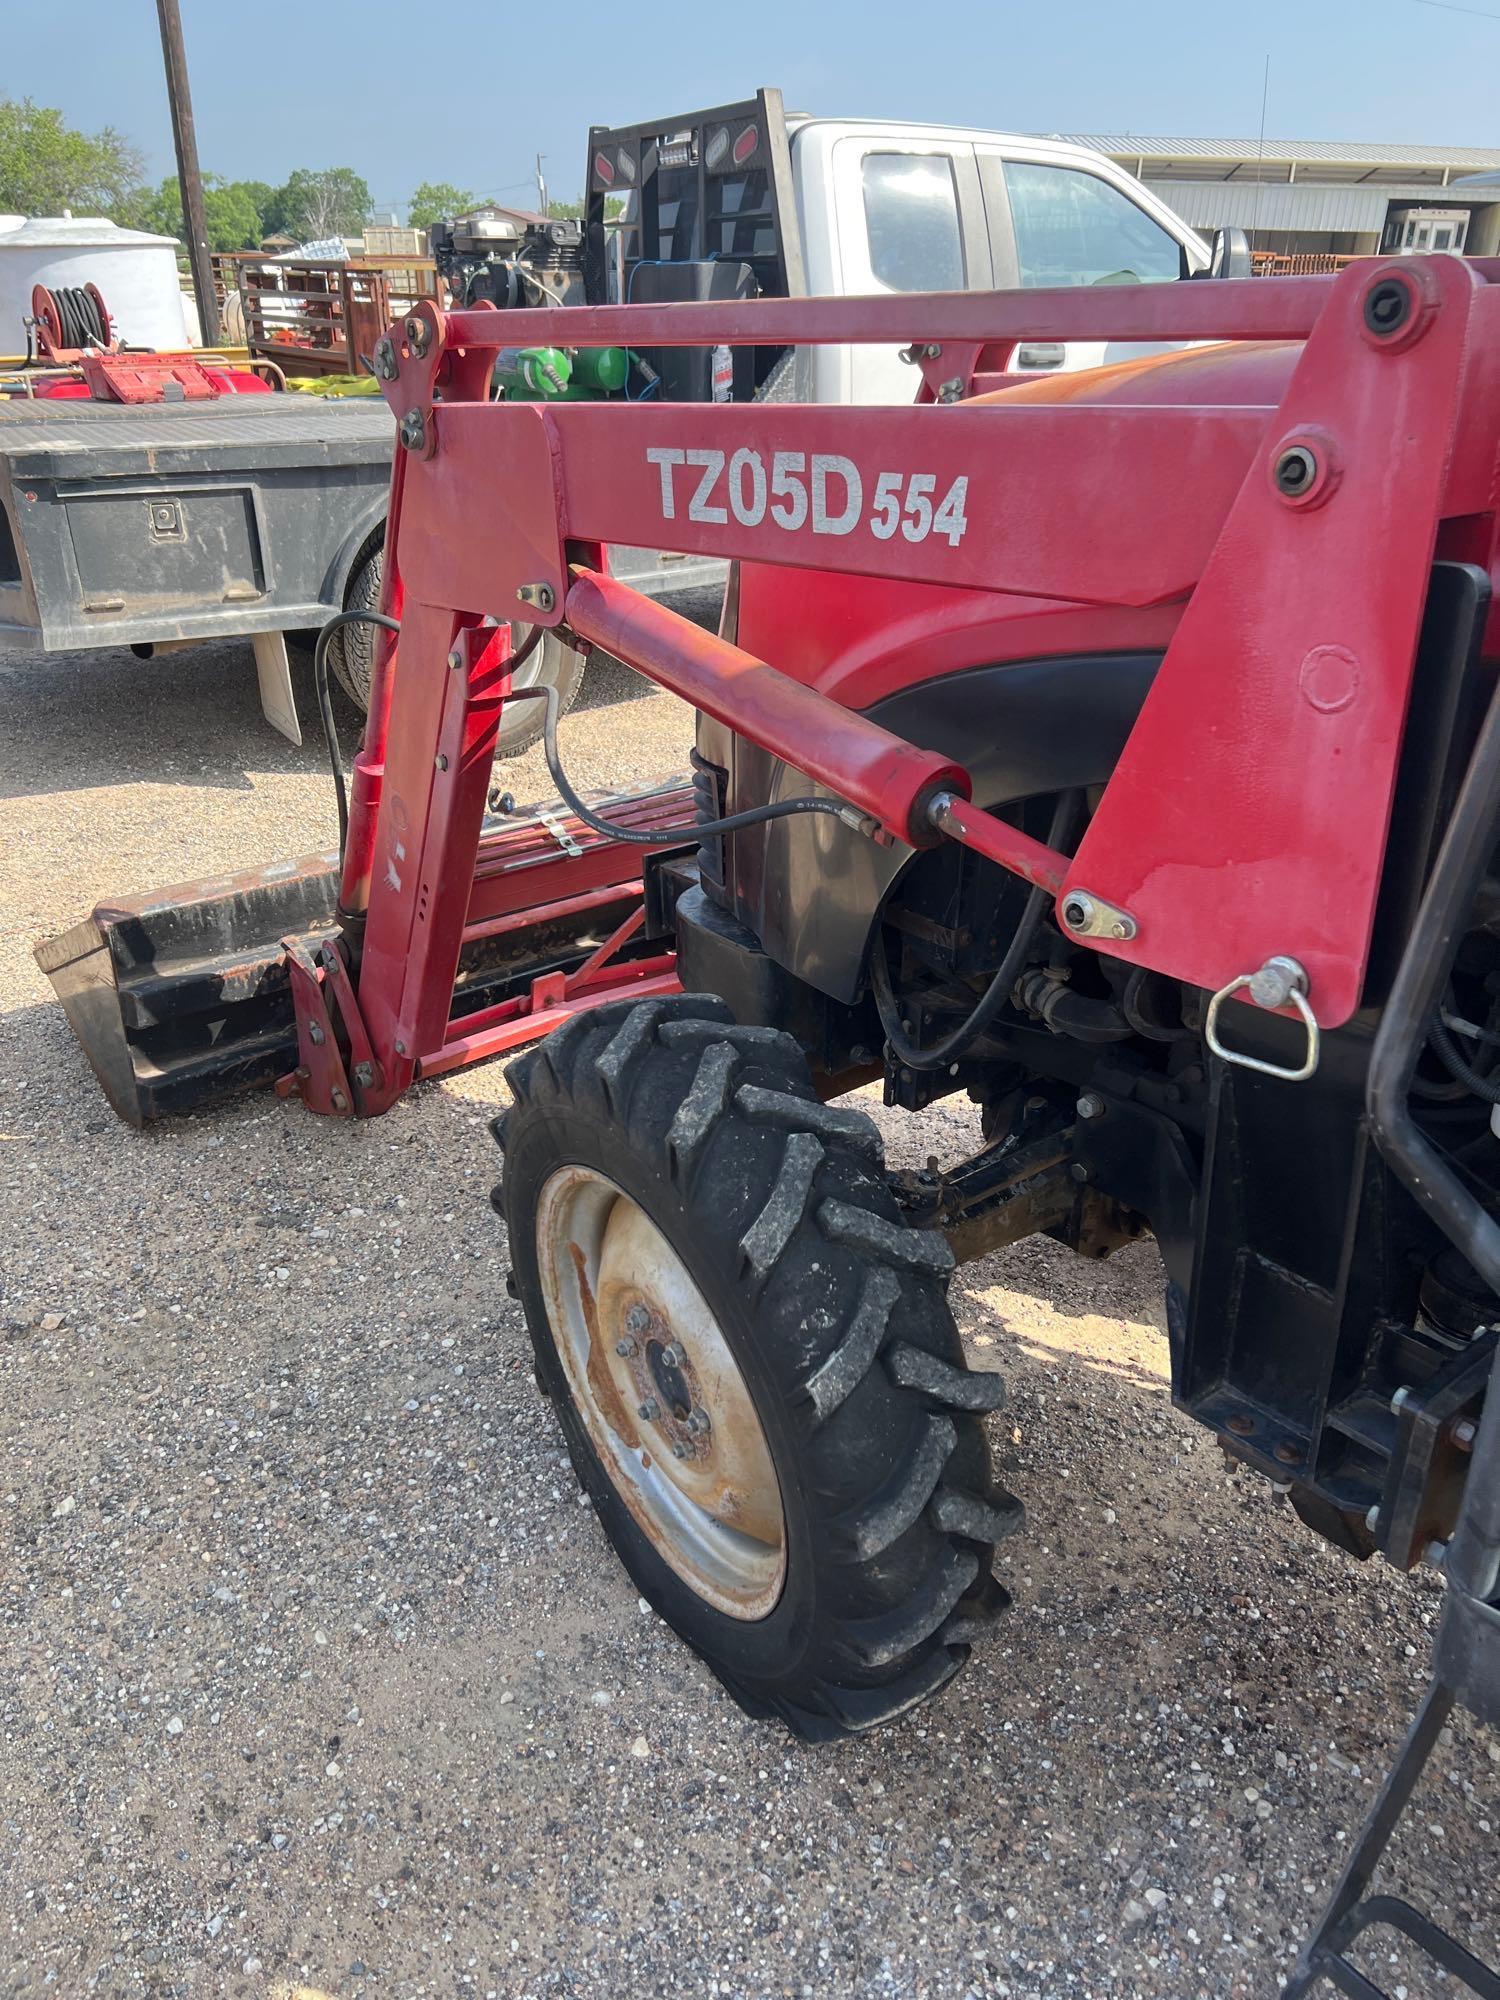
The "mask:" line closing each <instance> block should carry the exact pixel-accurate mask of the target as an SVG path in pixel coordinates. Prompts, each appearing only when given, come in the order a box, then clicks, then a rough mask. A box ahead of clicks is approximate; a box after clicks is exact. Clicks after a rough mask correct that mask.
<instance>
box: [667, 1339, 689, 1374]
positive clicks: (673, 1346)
mask: <svg viewBox="0 0 1500 2000" xmlns="http://www.w3.org/2000/svg"><path fill="white" fill-rule="evenodd" d="M661 1358H662V1360H663V1361H665V1362H666V1364H667V1366H668V1367H669V1368H680V1367H681V1366H682V1364H683V1362H684V1361H686V1360H687V1349H686V1348H685V1347H684V1346H683V1344H682V1342H681V1341H680V1340H673V1341H669V1342H668V1343H667V1345H666V1346H665V1347H664V1348H663V1349H662V1351H661Z"/></svg>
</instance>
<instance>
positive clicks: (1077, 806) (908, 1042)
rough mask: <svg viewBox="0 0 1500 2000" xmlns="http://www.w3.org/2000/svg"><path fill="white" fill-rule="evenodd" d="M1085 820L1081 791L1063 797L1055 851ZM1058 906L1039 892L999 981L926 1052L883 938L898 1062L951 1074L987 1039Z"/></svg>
mask: <svg viewBox="0 0 1500 2000" xmlns="http://www.w3.org/2000/svg"><path fill="white" fill-rule="evenodd" d="M1082 817H1083V793H1082V792H1081V791H1073V792H1063V793H1061V794H1059V796H1058V801H1057V804H1056V806H1055V807H1054V809H1053V813H1052V824H1051V826H1050V827H1049V828H1048V829H1047V845H1048V846H1049V847H1056V848H1062V849H1064V850H1069V849H1071V846H1072V843H1073V841H1074V840H1075V839H1076V838H1077V834H1078V827H1079V823H1080V821H1081V820H1082ZM1051 901H1052V896H1051V894H1050V892H1049V891H1048V890H1046V889H1033V890H1032V891H1031V894H1030V895H1029V896H1028V897H1027V898H1026V907H1025V908H1024V909H1023V910H1022V912H1021V921H1020V922H1019V923H1018V924H1017V925H1016V928H1015V933H1014V935H1013V936H1012V938H1011V941H1010V944H1009V947H1008V948H1007V950H1006V953H1005V956H1004V958H1002V959H1001V961H1000V964H999V967H998V969H997V970H996V972H995V976H994V977H993V979H991V981H990V983H989V985H988V986H987V987H986V988H985V989H984V992H983V994H982V995H981V997H980V999H979V1001H978V1003H977V1005H976V1006H975V1008H974V1010H973V1012H972V1013H971V1014H969V1015H968V1016H967V1017H966V1018H965V1019H964V1020H962V1021H961V1022H960V1023H959V1024H958V1026H957V1027H956V1028H954V1029H953V1030H952V1032H951V1033H949V1034H946V1035H944V1037H943V1039H942V1040H941V1041H940V1042H934V1043H933V1044H932V1046H931V1048H926V1049H924V1048H922V1047H921V1046H920V1044H918V1043H916V1042H914V1041H913V1040H912V1039H911V1037H910V1036H909V1035H908V1034H907V1032H906V1030H905V1028H904V1027H903V1026H902V1025H901V1008H900V1004H899V1002H898V1001H897V999H896V993H895V989H894V987H893V986H892V985H891V968H890V964H889V961H888V960H887V958H886V955H885V940H884V939H883V938H882V937H881V936H880V935H879V934H878V933H877V934H876V937H875V940H874V943H873V945H872V947H871V951H870V988H871V991H872V992H873V993H874V996H875V1011H876V1013H877V1014H879V1016H880V1025H881V1027H882V1028H883V1029H884V1031H885V1038H886V1042H887V1044H888V1045H889V1047H890V1051H891V1053H892V1055H893V1056H895V1058H896V1060H897V1061H898V1062H899V1063H901V1064H902V1065H903V1066H904V1067H905V1068H907V1069H916V1070H934V1069H946V1068H947V1066H948V1064H949V1063H951V1062H954V1061H956V1060H957V1058H958V1057H959V1056H960V1055H962V1053H963V1051H964V1050H965V1049H966V1048H968V1046H969V1044H970V1043H971V1042H973V1041H974V1040H976V1038H977V1037H978V1036H980V1035H982V1034H983V1033H984V1031H985V1029H986V1028H987V1027H989V1025H990V1023H991V1022H992V1021H993V1020H994V1019H995V1016H996V1015H997V1014H998V1013H999V1012H1000V1009H1001V1008H1002V1007H1003V1006H1004V1005H1005V1003H1006V1001H1007V1000H1008V999H1009V997H1010V990H1011V988H1012V987H1013V986H1014V985H1015V983H1016V979H1017V977H1018V976H1019V974H1020V971H1021V968H1022V966H1023V965H1024V964H1025V963H1026V954H1027V953H1028V952H1029V951H1030V949H1031V946H1032V942H1033V940H1034V939H1035V937H1036V933H1037V926H1038V925H1039V924H1040V923H1041V921H1042V915H1043V912H1044V911H1045V910H1046V908H1047V905H1048V904H1049V903H1050V902H1051Z"/></svg>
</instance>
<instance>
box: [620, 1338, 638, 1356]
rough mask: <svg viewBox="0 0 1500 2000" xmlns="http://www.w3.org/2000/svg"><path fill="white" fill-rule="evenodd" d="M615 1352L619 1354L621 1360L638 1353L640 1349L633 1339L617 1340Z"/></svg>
mask: <svg viewBox="0 0 1500 2000" xmlns="http://www.w3.org/2000/svg"><path fill="white" fill-rule="evenodd" d="M615 1353H616V1354H618V1355H619V1357H620V1359H621V1360H622V1361H628V1360H629V1359H630V1357H631V1355H633V1354H639V1353H640V1349H639V1348H638V1347H637V1346H636V1344H635V1342H634V1341H633V1340H617V1341H616V1342H615Z"/></svg>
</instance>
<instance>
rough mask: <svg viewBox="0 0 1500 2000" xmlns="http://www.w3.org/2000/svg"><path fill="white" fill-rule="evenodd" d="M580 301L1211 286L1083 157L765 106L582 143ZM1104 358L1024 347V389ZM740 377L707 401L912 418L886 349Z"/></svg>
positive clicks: (1142, 198)
mask: <svg viewBox="0 0 1500 2000" xmlns="http://www.w3.org/2000/svg"><path fill="white" fill-rule="evenodd" d="M587 185H588V197H587V207H586V216H585V225H586V243H587V247H586V252H585V270H586V282H587V286H588V291H589V296H590V297H591V298H594V299H597V300H605V299H613V300H619V301H641V300H646V299H651V298H655V299H666V298H678V299H687V298H700V299H701V298H707V297H724V296H740V297H744V296H746V295H755V294H760V295H769V296H773V297H784V296H789V295H791V296H795V295H797V294H799V293H811V294H817V295H821V296H830V297H839V296H845V297H848V296H868V295H871V294H879V293H881V292H913V293H927V292H934V291H992V290H1007V291H1008V290H1023V291H1024V290H1030V289H1049V290H1050V289H1055V288H1056V287H1059V286H1069V285H1120V284H1160V283H1168V282H1171V281H1173V280H1176V279H1181V278H1189V277H1192V276H1194V275H1196V274H1198V273H1200V272H1205V271H1207V270H1208V268H1209V265H1210V252H1209V249H1208V247H1207V245H1206V244H1205V243H1204V242H1203V240H1202V238H1201V237H1200V236H1198V234H1197V233H1196V231H1194V230H1192V229H1191V228H1189V226H1188V225H1187V224H1186V223H1185V222H1183V221H1182V219H1181V218H1180V217H1179V216H1176V215H1174V214H1173V213H1172V211H1171V209H1169V208H1168V207H1167V206H1166V204H1165V203H1164V202H1161V201H1158V200H1157V198H1156V197H1155V196H1154V195H1153V194H1151V193H1150V192H1149V191H1148V190H1147V189H1146V188H1145V187H1144V186H1142V184H1141V183H1140V182H1139V181H1138V180H1136V179H1135V177H1134V176H1133V175H1131V174H1129V173H1126V172H1125V171H1124V169H1123V168H1121V167H1119V166H1117V165H1116V164H1115V163H1114V161H1112V160H1109V159H1106V158H1105V157H1104V156H1103V155H1102V154H1100V153H1095V152H1093V151H1091V150H1090V149H1089V148H1087V147H1084V146H1076V145H1068V144H1065V143H1063V142H1062V141H1060V140H1056V139H1042V138H1030V137H1027V136H1025V135H1022V134H1014V133H1001V132H988V131H980V130H974V129H970V128H967V127H955V126H944V125H914V124H903V123H900V122H896V121H888V120H880V119H848V118H816V117H808V116H802V115H797V114H788V113H786V112H785V111H784V109H783V107H782V103H781V96H780V93H779V92H778V91H775V90H761V91H759V92H758V93H757V94H756V96H755V97H754V98H752V99H748V100H746V101H745V102H744V103H742V104H737V105H724V106H720V107H718V108H717V109H715V110H712V111H705V112H694V113H690V114H688V115H687V116H685V117H683V118H680V119H668V120H664V121H659V122H657V123H656V124H654V125H638V126H630V127H622V128H616V129H605V128H598V127H596V128H595V129H594V130H593V131H592V132H591V133H590V135H589V168H588V184H587ZM1140 351H1145V350H1140V349H1124V348H1121V349H1120V350H1119V351H1118V352H1115V351H1113V350H1111V349H1109V348H1108V347H1107V346H1106V345H1105V344H1104V343H1102V342H1094V341H1073V342H1067V343H1063V342H1053V341H1036V342H1029V343H1022V344H1021V345H1020V346H1019V347H1018V348H1017V350H1016V352H1015V354H1014V356H1013V357H1012V360H1011V364H1010V365H1011V368H1012V370H1013V371H1015V372H1018V373H1024V374H1035V373H1039V372H1049V373H1050V372H1057V371H1065V370H1070V369H1077V368H1089V367H1095V366H1097V365H1099V364H1100V363H1101V362H1104V361H1110V360H1115V359H1123V358H1124V356H1125V355H1126V354H1127V353H1131V352H1140ZM748 365H749V364H748V363H745V362H744V361H743V360H742V362H741V364H740V365H739V366H738V367H737V369H736V373H735V375H734V377H733V379H732V380H731V378H730V376H729V374H728V371H727V369H726V370H721V371H720V373H719V375H718V376H717V377H713V376H712V374H711V371H709V370H704V371H703V373H704V379H705V381H708V380H712V382H713V387H712V393H713V394H714V395H715V396H716V397H718V398H720V399H722V398H725V397H728V396H733V397H734V398H736V399H740V398H743V397H745V396H747V395H764V394H767V393H779V394H782V395H785V396H789V397H792V398H795V399H796V400H797V401H803V402H826V403H897V402H909V401H910V400H911V399H912V396H913V394H914V392H915V386H916V383H915V376H914V374H913V371H912V370H911V368H910V367H909V366H907V365H905V364H904V363H903V362H902V360H901V357H900V350H899V349H897V348H894V347H891V348H883V347H830V348H820V349H816V350H807V351H804V352H802V353H800V354H797V355H794V356H791V357H783V356H777V355H774V354H764V353H763V354H761V355H760V356H758V357H757V360H756V362H755V363H754V365H753V368H752V370H751V373H750V375H749V376H748V377H747V375H746V373H745V369H746V367H747V366H748Z"/></svg>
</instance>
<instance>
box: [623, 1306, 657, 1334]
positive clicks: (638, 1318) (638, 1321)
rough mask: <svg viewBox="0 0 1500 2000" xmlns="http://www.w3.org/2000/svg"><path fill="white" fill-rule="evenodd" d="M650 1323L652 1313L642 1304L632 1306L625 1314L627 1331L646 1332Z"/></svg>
mask: <svg viewBox="0 0 1500 2000" xmlns="http://www.w3.org/2000/svg"><path fill="white" fill-rule="evenodd" d="M650 1324H651V1315H650V1313H648V1312H647V1310H646V1308H645V1307H644V1306H642V1305H634V1306H632V1307H631V1308H630V1311H629V1312H628V1313H626V1315H625V1331H626V1332H627V1333H644V1332H645V1331H646V1328H647V1327H648V1326H649V1325H650Z"/></svg>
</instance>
